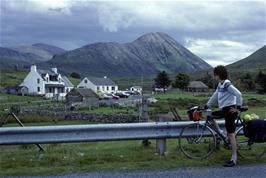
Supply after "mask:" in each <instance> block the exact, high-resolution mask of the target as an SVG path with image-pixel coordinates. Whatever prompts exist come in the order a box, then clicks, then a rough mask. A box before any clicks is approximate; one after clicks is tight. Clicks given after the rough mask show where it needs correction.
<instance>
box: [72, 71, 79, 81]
mask: <svg viewBox="0 0 266 178" xmlns="http://www.w3.org/2000/svg"><path fill="white" fill-rule="evenodd" d="M70 77H73V78H77V79H80V75H79V74H78V73H76V72H72V73H71V74H70Z"/></svg>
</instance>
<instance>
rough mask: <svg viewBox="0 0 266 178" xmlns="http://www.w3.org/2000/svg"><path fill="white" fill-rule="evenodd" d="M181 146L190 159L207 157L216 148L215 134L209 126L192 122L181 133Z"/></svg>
mask: <svg viewBox="0 0 266 178" xmlns="http://www.w3.org/2000/svg"><path fill="white" fill-rule="evenodd" d="M179 148H180V150H181V152H182V153H183V154H184V155H185V156H187V157H188V158H190V159H205V158H207V157H208V156H209V155H210V154H211V153H213V151H214V150H215V148H216V137H215V134H214V132H213V131H212V130H211V129H210V128H209V127H208V126H206V127H205V129H204V125H202V124H199V123H194V124H190V125H188V126H186V127H185V128H183V129H182V131H181V133H180V137H179Z"/></svg>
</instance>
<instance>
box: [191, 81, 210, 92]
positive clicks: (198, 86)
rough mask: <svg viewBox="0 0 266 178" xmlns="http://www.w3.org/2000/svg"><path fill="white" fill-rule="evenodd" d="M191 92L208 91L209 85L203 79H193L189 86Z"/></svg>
mask: <svg viewBox="0 0 266 178" xmlns="http://www.w3.org/2000/svg"><path fill="white" fill-rule="evenodd" d="M187 89H188V91H190V92H206V91H208V89H209V87H208V86H207V85H205V84H204V83H203V82H201V81H191V82H190V83H189V85H188V87H187Z"/></svg>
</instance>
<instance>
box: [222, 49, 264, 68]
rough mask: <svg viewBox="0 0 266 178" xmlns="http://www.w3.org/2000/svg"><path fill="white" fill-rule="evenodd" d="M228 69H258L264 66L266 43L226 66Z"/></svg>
mask: <svg viewBox="0 0 266 178" xmlns="http://www.w3.org/2000/svg"><path fill="white" fill-rule="evenodd" d="M227 67H228V68H229V69H254V68H256V69H260V68H264V69H265V68H266V45H264V46H263V47H262V48H260V49H258V50H257V51H255V52H254V53H252V54H251V55H249V56H248V57H246V58H244V59H242V60H239V61H237V62H235V63H233V64H230V65H228V66H227Z"/></svg>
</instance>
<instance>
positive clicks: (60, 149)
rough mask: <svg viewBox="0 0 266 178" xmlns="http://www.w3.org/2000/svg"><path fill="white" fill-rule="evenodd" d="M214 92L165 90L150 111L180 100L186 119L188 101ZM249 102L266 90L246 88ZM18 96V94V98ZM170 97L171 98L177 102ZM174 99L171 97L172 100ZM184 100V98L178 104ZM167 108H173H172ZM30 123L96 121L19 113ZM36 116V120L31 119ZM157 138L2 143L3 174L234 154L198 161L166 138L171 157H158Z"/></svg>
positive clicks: (184, 162) (153, 164)
mask: <svg viewBox="0 0 266 178" xmlns="http://www.w3.org/2000/svg"><path fill="white" fill-rule="evenodd" d="M210 95H211V93H206V94H200V95H198V96H196V97H195V96H193V95H192V94H191V93H187V92H182V93H181V92H177V91H171V92H167V93H166V94H157V95H154V97H155V98H157V99H159V100H160V101H159V103H158V104H157V105H152V106H151V107H149V111H150V112H152V111H154V110H157V111H156V112H158V113H160V112H161V111H163V110H164V109H165V110H166V112H168V114H171V113H169V105H167V102H168V101H169V99H172V100H173V101H175V102H177V104H178V106H177V109H178V112H179V113H181V114H180V115H181V116H182V118H187V116H186V106H187V104H189V103H191V102H192V103H193V102H195V103H204V102H205V101H206V100H207V99H208V97H209V96H210ZM243 95H244V101H247V100H248V99H250V98H256V99H259V100H263V101H266V95H258V94H255V93H244V94H243ZM14 100H15V99H14ZM172 100H171V101H172ZM173 101H172V102H173ZM178 102H179V103H178ZM167 109H168V111H167ZM134 111H135V109H129V110H126V109H122V108H121V109H119V108H115V109H114V108H109V107H103V108H99V109H93V110H89V109H86V108H85V109H83V111H82V112H96V113H97V112H98V113H106V114H110V113H124V112H125V113H130V112H134ZM253 112H254V113H256V114H258V115H259V116H261V117H262V118H266V106H260V107H255V106H250V107H249V111H247V112H246V113H253ZM19 117H20V118H22V119H24V120H23V121H27V119H28V122H26V123H25V125H26V126H35V125H36V126H44V125H73V124H94V123H90V122H88V121H64V120H56V118H47V117H45V116H37V115H31V116H29V115H20V116H19ZM34 119H37V120H36V121H35V122H31V121H32V120H34ZM14 126H17V124H16V123H8V124H7V125H5V127H14ZM155 145H156V144H155V141H154V140H152V144H151V145H150V146H148V147H144V146H143V145H142V144H141V141H116V142H92V143H75V144H74V143H73V144H48V145H43V146H44V148H45V150H46V152H44V153H40V152H39V151H38V148H37V147H36V146H35V145H28V146H0V165H1V166H0V176H9V175H47V174H63V173H69V172H90V171H124V170H152V169H168V168H177V167H194V166H199V167H200V166H216V165H217V166H220V165H221V164H223V163H224V162H225V161H227V160H228V159H229V158H230V151H229V150H224V149H223V148H221V149H220V150H216V151H215V152H214V153H213V154H212V155H211V156H210V157H208V158H207V159H205V160H202V161H197V160H191V159H188V158H186V157H185V156H184V155H183V154H182V153H181V152H180V150H179V149H178V147H177V139H168V140H167V153H166V156H163V157H162V156H158V155H157V154H156V153H155V147H156V146H155ZM255 163H266V155H264V157H263V158H262V159H260V160H256V159H254V160H245V159H243V158H241V157H239V164H240V165H244V164H255Z"/></svg>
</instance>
